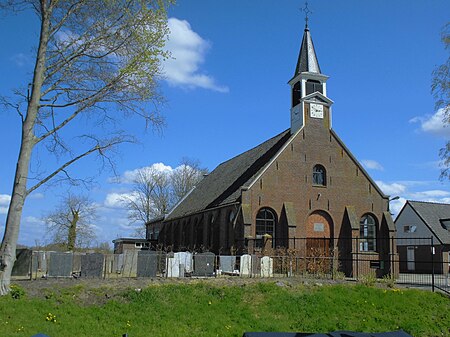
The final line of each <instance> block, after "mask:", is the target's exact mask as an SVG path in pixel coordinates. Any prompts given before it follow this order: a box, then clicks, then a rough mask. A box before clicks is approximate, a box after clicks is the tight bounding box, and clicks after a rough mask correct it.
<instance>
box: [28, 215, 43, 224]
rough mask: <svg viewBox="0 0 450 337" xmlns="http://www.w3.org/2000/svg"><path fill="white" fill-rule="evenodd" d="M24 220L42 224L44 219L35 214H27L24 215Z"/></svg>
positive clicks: (29, 222)
mask: <svg viewBox="0 0 450 337" xmlns="http://www.w3.org/2000/svg"><path fill="white" fill-rule="evenodd" d="M24 220H25V222H26V223H28V224H31V225H44V224H45V221H44V220H42V219H40V218H37V217H35V216H32V215H29V216H26V217H25V219H24Z"/></svg>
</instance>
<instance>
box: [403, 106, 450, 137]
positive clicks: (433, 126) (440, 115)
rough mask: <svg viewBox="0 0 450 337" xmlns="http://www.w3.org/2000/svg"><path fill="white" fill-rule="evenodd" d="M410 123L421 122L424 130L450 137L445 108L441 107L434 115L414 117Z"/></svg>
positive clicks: (421, 127)
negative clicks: (445, 120) (445, 119)
mask: <svg viewBox="0 0 450 337" xmlns="http://www.w3.org/2000/svg"><path fill="white" fill-rule="evenodd" d="M409 122H410V123H420V129H421V131H423V132H426V133H431V134H434V135H438V136H443V137H445V138H450V127H449V125H446V124H445V122H444V109H439V110H438V111H437V112H436V113H435V114H434V115H426V116H422V117H414V118H412V119H411V120H410V121H409Z"/></svg>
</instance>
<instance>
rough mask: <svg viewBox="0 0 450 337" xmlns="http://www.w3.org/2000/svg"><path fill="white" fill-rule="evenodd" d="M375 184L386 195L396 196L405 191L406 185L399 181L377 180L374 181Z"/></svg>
mask: <svg viewBox="0 0 450 337" xmlns="http://www.w3.org/2000/svg"><path fill="white" fill-rule="evenodd" d="M376 184H377V185H378V187H379V188H381V190H382V191H383V192H384V193H385V194H387V195H393V196H397V195H399V194H402V193H404V192H405V191H406V186H405V185H403V184H400V183H391V184H388V183H384V182H382V181H379V180H378V181H376Z"/></svg>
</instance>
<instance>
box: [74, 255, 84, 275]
mask: <svg viewBox="0 0 450 337" xmlns="http://www.w3.org/2000/svg"><path fill="white" fill-rule="evenodd" d="M83 255H84V254H82V253H73V262H72V271H73V272H76V273H80V272H81V256H83Z"/></svg>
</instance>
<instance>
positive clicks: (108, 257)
mask: <svg viewBox="0 0 450 337" xmlns="http://www.w3.org/2000/svg"><path fill="white" fill-rule="evenodd" d="M114 272H115V270H114V254H105V274H112V273H114Z"/></svg>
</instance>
